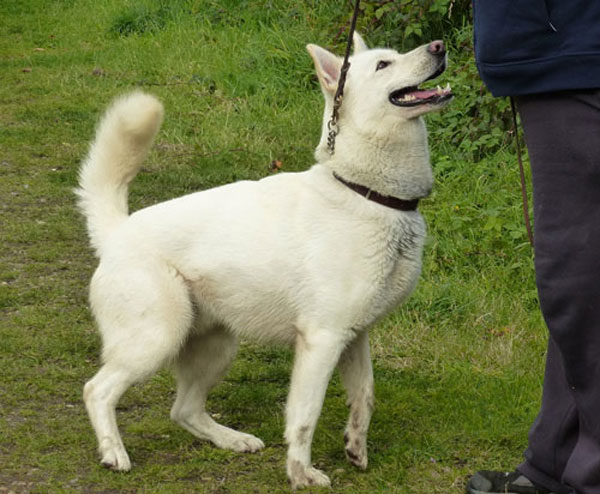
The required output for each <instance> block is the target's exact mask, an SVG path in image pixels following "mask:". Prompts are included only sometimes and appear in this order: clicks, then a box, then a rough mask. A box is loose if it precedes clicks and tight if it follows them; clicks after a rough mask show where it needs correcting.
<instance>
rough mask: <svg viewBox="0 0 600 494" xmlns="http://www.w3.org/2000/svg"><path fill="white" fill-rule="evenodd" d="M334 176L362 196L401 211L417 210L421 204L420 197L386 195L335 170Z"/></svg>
mask: <svg viewBox="0 0 600 494" xmlns="http://www.w3.org/2000/svg"><path fill="white" fill-rule="evenodd" d="M333 176H334V177H335V178H337V179H338V180H339V181H340V182H341V183H343V184H344V185H345V186H346V187H348V188H349V189H352V190H353V191H354V192H357V193H358V194H360V195H361V196H363V197H365V198H367V199H369V201H373V202H376V203H377V204H381V205H382V206H387V207H388V208H392V209H397V210H399V211H415V210H416V209H417V206H418V205H419V199H409V200H407V199H400V198H398V197H393V196H384V195H382V194H380V193H379V192H375V191H374V190H373V189H369V188H368V187H365V186H364V185H359V184H355V183H353V182H348V181H347V180H345V179H343V178H342V177H340V176H339V175H338V174H337V173H335V172H333Z"/></svg>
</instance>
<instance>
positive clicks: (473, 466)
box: [0, 0, 546, 494]
mask: <svg viewBox="0 0 600 494" xmlns="http://www.w3.org/2000/svg"><path fill="white" fill-rule="evenodd" d="M349 15H350V4H349V2H346V1H332V2H317V1H309V0H305V1H291V0H279V1H268V0H254V1H234V0H226V1H221V2H217V1H212V0H194V1H192V0H174V1H172V2H167V1H162V2H161V1H156V0H144V1H139V2H133V1H126V0H121V1H119V0H106V1H103V2H98V1H92V0H53V1H45V2H44V1H42V0H19V1H17V0H5V1H4V2H2V5H0V235H1V237H0V238H1V241H2V242H1V246H2V252H1V256H0V308H1V314H0V317H1V319H0V321H1V322H0V493H9V492H14V493H18V494H21V493H48V492H50V493H61V492H83V493H98V494H100V493H105V494H108V493H138V492H139V493H189V492H199V493H232V494H233V493H279V492H281V493H285V492H289V486H288V484H287V481H286V477H285V443H284V440H283V428H284V424H283V410H284V404H285V398H286V394H287V385H288V381H289V372H290V369H291V364H292V359H293V355H292V352H291V350H290V349H286V348H277V347H262V346H257V345H255V344H253V343H252V342H245V343H244V344H243V345H242V347H241V350H240V353H239V356H238V359H237V360H236V362H235V364H234V366H233V368H232V370H231V372H230V373H229V375H228V376H227V378H226V379H225V381H224V382H223V383H222V384H221V385H220V386H219V387H218V388H216V390H215V391H214V393H213V394H212V395H211V398H210V400H209V407H210V409H211V411H212V412H213V413H214V414H218V416H219V417H220V418H219V420H220V421H221V422H223V423H224V424H226V425H229V426H232V427H235V428H239V429H241V430H243V431H246V432H250V433H252V434H255V435H257V436H259V437H260V438H262V439H263V440H264V442H265V443H266V448H265V449H264V450H263V451H261V452H260V453H257V454H254V455H242V454H236V453H232V452H226V451H220V450H218V449H216V448H215V447H213V446H212V445H210V444H207V443H204V442H201V441H199V440H196V439H195V438H193V437H192V436H191V435H190V434H189V433H187V432H185V431H184V430H183V429H181V428H179V427H178V426H176V425H175V424H174V423H172V422H171V421H170V419H169V409H170V406H171V404H172V402H173V400H174V395H175V385H174V381H173V378H172V376H171V374H170V373H169V372H168V371H167V370H165V371H163V372H161V373H160V374H159V375H157V376H156V377H154V378H153V379H151V380H150V381H149V382H147V383H145V384H143V385H139V386H137V387H134V388H132V389H130V390H129V391H128V392H127V393H126V394H125V396H124V397H123V399H122V401H121V402H120V405H119V408H118V415H119V422H120V427H121V432H122V434H123V438H124V441H125V444H126V446H127V448H128V451H129V453H130V456H131V459H132V463H133V469H132V471H131V472H129V473H127V474H117V473H113V472H110V471H107V470H105V469H103V468H102V467H101V466H100V464H99V462H98V457H97V454H96V451H95V449H96V444H95V438H94V435H93V432H92V430H91V427H90V425H89V422H88V418H87V415H86V413H85V409H84V406H83V403H82V400H81V390H82V386H83V384H84V383H85V381H86V380H87V379H89V378H90V377H91V376H92V375H93V374H94V373H95V371H96V370H97V369H98V366H99V351H100V341H99V338H98V335H97V333H96V330H95V327H94V322H93V320H92V317H91V314H90V312H89V309H88V306H87V287H88V281H89V278H90V276H91V274H92V272H93V270H94V267H95V265H96V259H95V258H94V257H93V255H92V251H91V249H90V248H89V246H88V242H87V238H86V233H85V229H84V222H83V219H82V218H81V217H80V215H79V213H78V212H77V210H76V208H75V196H74V194H73V192H72V190H73V188H74V187H75V185H76V181H77V170H78V166H79V163H80V161H81V159H82V158H83V157H84V156H85V153H86V151H87V146H88V143H89V140H90V139H91V137H92V135H93V131H94V126H95V123H96V121H97V119H98V116H99V115H100V112H101V111H102V109H103V108H104V107H105V106H106V104H107V103H108V102H109V101H110V100H111V99H112V98H113V97H115V96H116V95H119V94H122V93H123V92H126V91H129V90H132V89H134V88H142V89H144V90H147V91H149V92H151V93H153V94H156V95H157V96H159V97H160V98H161V100H162V101H163V102H164V104H165V108H166V117H165V122H164V125H163V128H162V130H161V131H160V133H159V136H158V138H157V142H156V145H155V147H154V149H153V151H152V153H151V155H150V157H149V159H148V160H147V162H146V164H145V165H144V168H143V170H142V172H141V173H140V175H138V177H137V178H136V180H135V182H134V184H133V186H132V189H131V195H130V205H131V209H132V210H136V209H139V208H141V207H144V206H146V205H150V204H154V203H156V202H158V201H161V200H165V199H167V198H171V197H175V196H178V195H181V194H184V193H188V192H191V191H195V190H200V189H205V188H209V187H212V186H215V185H219V184H223V183H227V182H230V181H233V180H239V179H258V178H261V177H264V176H267V175H269V174H270V173H274V171H273V170H272V169H271V167H270V163H271V162H272V161H273V160H279V161H281V163H282V168H283V171H297V170H304V169H306V168H308V167H309V166H311V164H312V163H313V157H312V153H313V149H314V147H315V146H316V144H317V142H318V138H319V134H320V125H321V124H320V121H321V117H322V106H321V105H322V101H321V100H322V96H321V93H320V90H319V88H318V84H317V82H316V79H315V77H314V75H313V67H312V63H311V61H310V58H309V56H308V54H307V52H306V50H305V48H304V46H305V45H306V43H308V42H313V43H317V44H321V45H322V46H325V47H328V48H330V49H334V50H337V51H338V52H340V53H341V52H342V49H343V41H344V40H343V36H340V33H343V28H344V26H345V25H346V24H347V21H348V18H349ZM359 27H360V28H361V30H362V32H363V34H364V35H365V37H366V39H367V41H368V40H369V39H371V38H370V29H371V28H372V27H373V24H372V23H371V22H369V20H368V19H362V20H361V22H360V23H359ZM398 29H402V26H398ZM448 36H449V38H450V40H451V41H450V45H451V49H452V48H454V49H455V51H454V52H451V57H453V56H454V57H455V59H456V61H455V63H454V65H453V68H451V69H450V71H449V73H448V74H447V75H446V76H445V77H446V78H445V79H444V80H443V81H442V85H443V84H445V83H446V81H450V82H451V83H452V85H453V87H454V89H455V91H456V93H457V98H456V101H455V102H454V103H453V106H452V107H451V108H450V109H448V110H446V111H444V112H443V113H441V114H440V115H437V116H434V117H432V118H431V119H430V121H429V124H430V141H431V148H432V150H431V151H432V161H433V164H434V171H435V173H436V188H435V191H434V193H433V195H432V196H431V197H430V198H429V199H427V200H425V201H423V203H422V206H421V210H422V212H423V214H424V216H425V217H426V220H427V222H428V225H429V238H428V241H427V245H426V253H425V265H424V269H423V274H422V278H421V281H420V284H419V286H418V288H417V290H416V293H415V294H414V295H413V296H412V298H411V299H410V300H409V301H408V302H407V303H406V304H405V305H404V306H403V307H401V308H399V309H398V310H397V311H396V312H394V313H393V314H391V315H390V316H389V317H387V318H386V319H385V320H383V321H382V322H381V323H379V324H378V325H377V326H376V327H375V328H373V330H372V332H371V347H372V354H373V359H374V372H375V381H376V394H377V400H376V411H375V415H374V417H373V422H372V426H371V432H370V436H369V452H370V457H369V467H368V469H367V470H366V471H364V472H362V471H357V470H355V469H354V468H353V467H352V466H351V465H350V464H349V463H348V462H347V461H346V459H345V457H344V453H343V440H342V434H343V429H344V425H345V420H346V415H347V409H346V406H345V402H344V393H343V390H342V387H341V385H340V382H339V379H338V378H337V376H336V377H334V379H333V381H332V383H331V385H330V387H329V391H328V395H327V398H326V401H325V405H324V409H323V414H322V416H321V419H320V421H319V426H318V429H317V432H316V434H315V441H314V446H313V461H314V462H315V464H316V465H317V467H318V468H322V469H324V470H325V471H326V472H327V473H328V474H329V475H330V476H331V478H332V484H333V486H332V488H331V490H329V489H320V490H319V489H314V491H316V492H328V491H329V492H344V493H379V492H381V493H383V492H385V493H407V494H408V493H410V494H433V493H444V494H448V493H460V492H462V489H463V488H464V483H465V480H466V478H467V476H468V475H469V474H470V473H472V472H474V471H475V470H477V469H480V468H503V469H504V468H506V469H510V468H512V467H513V466H515V465H516V464H517V462H520V460H521V455H522V451H523V449H524V447H525V444H526V435H527V430H528V427H529V424H530V423H531V422H532V420H533V418H534V417H535V414H536V411H537V406H538V402H539V397H540V393H541V376H542V368H543V357H544V352H545V344H546V343H545V342H546V333H545V329H544V326H543V322H542V319H541V316H540V314H539V312H538V310H537V296H536V293H535V285H534V279H533V267H532V254H531V249H530V248H529V246H528V244H527V241H526V236H525V232H524V227H523V225H522V219H521V216H520V215H521V212H520V202H519V201H520V193H519V191H518V169H517V166H516V155H515V154H514V151H513V150H512V147H511V146H510V138H509V137H510V136H508V134H506V132H504V131H502V130H500V129H498V128H490V129H489V131H490V132H489V134H486V137H485V138H483V137H478V138H477V139H478V140H476V138H475V137H473V135H472V133H471V132H470V131H471V130H472V129H473V128H474V126H475V122H474V120H473V119H472V118H471V115H470V114H469V113H468V112H467V111H466V110H465V108H467V107H469V108H472V107H473V106H474V105H477V104H478V101H480V100H481V101H487V100H486V98H489V95H488V96H486V95H485V94H484V92H482V90H481V85H480V83H479V82H477V83H473V82H472V81H473V80H474V79H468V81H470V82H469V83H467V82H466V81H467V80H466V79H465V78H464V77H463V75H464V74H465V73H466V72H468V71H470V72H473V71H474V69H473V66H472V60H471V54H470V52H469V50H470V46H469V43H468V41H465V40H468V39H469V37H470V34H469V30H468V26H457V30H456V31H455V32H454V31H453V32H449V33H448ZM374 39H375V40H376V41H377V42H379V43H385V41H386V35H385V33H382V32H381V31H378V32H377V33H374ZM452 40H453V41H452ZM426 41H428V40H427V39H423V40H422V42H426ZM414 42H415V41H414V40H413V43H414ZM409 44H410V43H409ZM477 98H480V100H478V99H477ZM469 105H470V106H469ZM449 129H450V130H449ZM489 136H491V137H489ZM491 138H493V140H492V141H489V139H491ZM488 143H489V145H488Z"/></svg>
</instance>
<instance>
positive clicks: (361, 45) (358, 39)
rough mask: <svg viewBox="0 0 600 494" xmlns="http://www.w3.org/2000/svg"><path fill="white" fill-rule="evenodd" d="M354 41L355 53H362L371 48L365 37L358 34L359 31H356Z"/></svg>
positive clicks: (353, 36)
mask: <svg viewBox="0 0 600 494" xmlns="http://www.w3.org/2000/svg"><path fill="white" fill-rule="evenodd" d="M352 41H353V42H354V53H360V52H361V51H366V50H368V49H369V47H368V46H367V44H366V43H365V40H364V39H363V37H362V36H361V35H360V34H358V31H354V34H353V35H352Z"/></svg>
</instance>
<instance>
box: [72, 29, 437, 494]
mask: <svg viewBox="0 0 600 494" xmlns="http://www.w3.org/2000/svg"><path fill="white" fill-rule="evenodd" d="M355 44H356V50H355V55H354V56H353V57H352V59H351V63H352V67H351V70H350V72H349V74H348V80H347V86H346V91H345V93H346V96H345V99H344V102H343V105H342V110H341V115H340V128H341V131H340V134H339V136H338V138H337V144H336V153H335V155H334V156H330V155H329V154H328V153H327V152H326V150H325V149H324V143H325V139H326V135H325V134H326V124H324V136H323V137H322V139H321V143H320V144H319V146H318V148H317V151H316V156H317V159H318V162H319V164H317V165H315V166H313V167H312V168H311V169H310V170H308V171H305V172H302V173H281V174H278V175H275V176H271V177H269V178H265V179H263V180H260V181H257V182H237V183H233V184H229V185H225V186H222V187H217V188H215V189H211V190H207V191H203V192H198V193H195V194H191V195H187V196H184V197H180V198H178V199H173V200H170V201H167V202H164V203H161V204H157V205H155V206H151V207H149V208H146V209H143V210H141V211H138V212H136V213H134V214H132V215H131V216H127V185H128V183H129V182H130V181H131V179H132V178H133V177H134V175H135V173H136V172H137V171H138V169H139V167H140V166H141V162H142V159H143V158H144V156H145V155H146V153H147V151H148V149H149V148H150V146H151V143H152V140H153V138H154V136H155V134H156V132H157V130H158V128H159V125H160V122H161V120H162V113H163V110H162V105H161V104H160V103H159V102H158V101H157V100H156V99H155V98H154V97H152V96H150V95H147V94H143V93H133V94H130V95H128V96H125V97H124V98H121V99H119V100H117V101H116V102H115V103H114V104H113V106H112V107H111V108H110V109H109V110H108V112H107V114H106V116H105V117H104V119H103V120H102V121H101V123H100V126H99V129H98V131H97V135H96V140H95V142H94V143H93V144H92V147H91V150H90V153H89V156H88V158H87V160H86V161H85V163H84V165H83V167H82V171H81V180H80V189H79V190H78V195H79V197H80V207H81V209H82V211H83V213H84V214H85V216H86V217H87V221H88V229H89V233H90V237H91V242H92V245H93V246H94V248H95V250H96V252H97V254H98V256H99V257H100V264H99V266H98V269H97V270H96V272H95V274H94V276H93V278H92V282H91V295H90V298H91V305H92V309H93V312H94V315H95V317H96V319H97V322H98V326H99V329H100V332H101V335H102V340H103V361H104V365H103V367H102V368H101V369H100V371H99V372H98V373H97V374H96V376H94V378H92V379H91V380H90V381H89V382H88V383H87V384H86V385H85V388H84V399H85V403H86V407H87V410H88V412H89V415H90V419H91V422H92V424H93V427H94V429H95V432H96V435H97V439H98V444H99V450H100V454H101V457H102V463H103V464H104V465H106V466H108V467H109V468H112V469H115V470H129V468H130V467H131V464H130V461H129V458H128V455H127V452H126V451H125V448H124V446H123V443H122V441H121V438H120V435H119V431H118V428H117V423H116V415H115V406H116V404H117V401H118V400H119V398H120V396H121V395H122V394H123V392H125V390H126V389H127V388H128V387H129V386H130V385H132V384H134V383H136V382H139V381H141V380H143V379H145V378H148V377H149V376H151V375H152V374H153V373H154V372H156V371H157V370H158V369H160V368H161V367H163V366H164V365H167V364H170V363H173V365H174V367H175V371H176V375H177V380H178V390H177V399H176V401H175V404H174V405H173V408H172V411H171V417H172V418H173V419H174V420H175V421H176V422H178V423H179V424H180V425H182V426H183V427H184V428H185V429H187V430H188V431H190V432H191V433H192V434H194V435H195V436H197V437H199V438H201V439H205V440H209V441H212V442H213V443H214V444H216V445H217V446H219V447H222V448H228V449H232V450H235V451H248V452H254V451H257V450H259V449H261V448H262V447H263V443H262V441H260V439H257V438H256V437H254V436H251V435H249V434H243V433H240V432H237V431H234V430H232V429H229V428H227V427H224V426H222V425H219V424H217V423H216V422H215V421H214V420H213V419H212V418H211V417H210V415H209V414H208V413H207V411H206V410H205V403H206V397H207V394H208V392H209V391H210V389H211V388H212V387H213V386H214V385H215V384H217V383H218V382H219V380H220V379H221V378H222V377H223V375H224V374H225V372H226V371H227V369H228V367H229V364H230V362H231V360H232V359H233V357H234V355H235V353H236V348H237V340H238V338H240V337H253V338H255V339H258V340H264V341H267V340H269V341H271V340H275V341H279V342H283V343H287V344H292V345H295V348H296V359H295V363H294V369H293V373H292V380H291V386H290V392H289V398H288V403H287V409H286V418H287V421H286V430H285V437H286V440H287V442H288V445H289V450H288V459H287V473H288V476H289V478H290V481H291V483H292V486H293V487H294V488H296V487H301V486H303V485H310V484H318V485H327V484H329V479H328V478H327V476H326V475H325V474H323V473H322V472H320V471H318V470H316V469H314V468H313V467H312V466H311V456H310V445H311V441H312V436H313V433H314V429H315V425H316V422H317V419H318V417H319V414H320V411H321V406H322V403H323V398H324V395H325V390H326V387H327V383H328V381H329V378H330V376H331V374H332V373H333V371H334V369H335V367H336V366H338V368H339V370H340V372H341V376H342V382H343V384H344V386H345V387H346V389H347V392H348V404H349V406H350V418H349V420H348V425H347V427H346V433H345V436H344V437H345V441H346V451H347V454H348V458H349V459H350V461H351V462H352V463H354V464H355V465H357V466H358V467H361V468H366V466H367V451H366V435H367V428H368V426H369V421H370V417H371V413H372V409H373V374H372V369H371V362H370V357H369V346H368V335H367V330H368V328H369V327H370V326H371V325H372V324H373V323H374V322H375V321H376V320H377V319H379V318H380V317H382V316H383V315H385V314H386V313H388V312H389V311H390V310H391V309H393V308H394V307H396V306H397V305H398V304H399V303H400V302H401V301H402V300H404V299H405V298H406V297H407V296H408V295H409V294H410V293H411V291H412V290H413V288H414V287H415V285H416V283H417V279H418V277H419V273H420V269H421V250H422V246H423V241H424V237H425V225H424V222H423V219H422V217H421V215H420V214H419V213H418V212H417V211H410V212H400V211H397V210H394V209H391V208H388V207H386V206H382V205H380V204H376V203H375V202H372V201H369V200H367V199H365V198H364V197H362V196H360V195H358V194H357V193H356V192H354V191H352V190H350V189H349V188H347V187H346V186H344V185H343V184H342V183H340V182H339V181H338V180H336V179H335V178H334V177H333V174H332V172H333V171H336V172H337V173H339V174H340V175H341V176H343V177H344V178H346V179H347V180H350V181H353V182H357V183H360V184H363V185H366V186H368V187H371V188H373V189H374V190H376V191H378V192H380V193H382V194H387V195H394V196H397V197H400V198H405V199H412V198H414V197H422V196H424V195H427V193H428V192H429V190H430V188H431V185H432V175H431V170H430V166H429V159H428V152H427V137H426V131H425V127H424V125H423V122H422V120H421V119H420V118H418V117H419V114H420V113H423V112H424V111H428V110H431V109H432V108H431V107H421V108H418V109H414V108H412V109H407V108H399V107H396V106H394V105H392V104H391V103H389V101H388V100H387V95H388V93H389V92H390V91H392V90H394V89H396V88H398V87H402V86H403V85H411V84H416V83H417V82H420V81H422V80H424V79H425V78H426V77H427V76H428V75H429V74H430V73H431V72H432V67H433V65H432V61H431V60H430V58H431V57H430V56H429V55H428V53H427V51H426V49H425V48H419V49H417V50H414V51H413V52H410V53H408V54H406V55H400V54H398V53H396V52H395V51H392V50H368V49H367V47H366V45H365V44H364V41H362V38H360V36H357V38H355ZM308 50H309V52H310V54H311V56H312V57H313V59H314V61H315V66H316V69H317V74H318V76H319V79H320V81H321V85H322V88H323V93H324V95H325V100H326V105H325V106H326V111H325V119H326V120H327V119H328V118H329V111H330V107H331V101H332V93H333V91H334V90H335V86H336V84H337V73H338V71H339V63H340V60H339V59H338V58H337V57H335V56H334V55H332V54H331V53H329V52H327V51H326V50H323V49H322V48H319V47H317V46H315V45H309V46H308ZM382 57H384V58H386V59H390V60H393V64H392V65H391V66H390V67H389V68H388V69H386V70H385V71H375V66H376V64H377V61H378V60H380V59H381V58H382ZM338 362H339V365H338Z"/></svg>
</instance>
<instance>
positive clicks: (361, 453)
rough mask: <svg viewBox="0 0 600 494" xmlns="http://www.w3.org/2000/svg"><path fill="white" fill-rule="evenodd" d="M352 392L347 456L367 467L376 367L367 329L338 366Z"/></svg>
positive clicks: (353, 462) (348, 389)
mask: <svg viewBox="0 0 600 494" xmlns="http://www.w3.org/2000/svg"><path fill="white" fill-rule="evenodd" d="M338 368H339V370H340V376H341V378H342V383H343V385H344V387H345V388H346V392H347V393H348V402H347V403H348V406H349V407H350V416H349V418H348V425H347V426H346V432H345V433H344V443H345V444H346V456H347V457H348V460H350V463H352V464H353V465H356V466H357V467H359V468H362V469H363V470H364V469H365V468H367V431H368V429H369V423H370V421H371V415H372V414H373V402H374V391H373V388H374V386H373V367H372V365H371V355H370V352H369V335H368V332H367V331H364V332H363V333H361V334H359V335H358V337H357V338H356V340H354V341H353V342H352V343H351V344H350V345H349V346H348V348H346V350H344V353H343V354H342V356H341V358H340V363H339V366H338Z"/></svg>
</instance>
